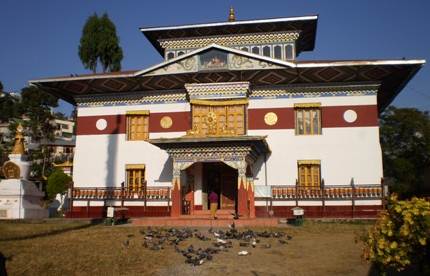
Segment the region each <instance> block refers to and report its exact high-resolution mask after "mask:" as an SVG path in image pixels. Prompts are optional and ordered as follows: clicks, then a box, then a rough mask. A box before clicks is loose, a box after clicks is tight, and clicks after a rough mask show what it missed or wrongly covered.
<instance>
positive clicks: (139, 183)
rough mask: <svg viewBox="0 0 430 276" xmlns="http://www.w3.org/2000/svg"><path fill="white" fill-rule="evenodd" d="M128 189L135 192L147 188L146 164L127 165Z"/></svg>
mask: <svg viewBox="0 0 430 276" xmlns="http://www.w3.org/2000/svg"><path fill="white" fill-rule="evenodd" d="M125 187H126V189H127V190H129V191H133V192H138V191H144V190H145V189H146V180H145V165H144V164H127V165H126V186H125Z"/></svg>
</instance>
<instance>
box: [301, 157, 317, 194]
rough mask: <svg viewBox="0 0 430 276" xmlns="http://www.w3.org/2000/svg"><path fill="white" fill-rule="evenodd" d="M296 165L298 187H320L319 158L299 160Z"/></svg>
mask: <svg viewBox="0 0 430 276" xmlns="http://www.w3.org/2000/svg"><path fill="white" fill-rule="evenodd" d="M297 165H298V173H299V175H298V183H297V184H298V187H299V188H310V189H319V188H321V164H320V161H319V160H301V161H298V162H297Z"/></svg>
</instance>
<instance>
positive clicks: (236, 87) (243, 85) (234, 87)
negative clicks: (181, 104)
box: [185, 82, 249, 100]
mask: <svg viewBox="0 0 430 276" xmlns="http://www.w3.org/2000/svg"><path fill="white" fill-rule="evenodd" d="M185 89H186V90H187V92H188V95H189V98H190V100H194V99H216V98H224V99H225V98H246V97H247V96H248V93H249V82H220V83H186V84H185Z"/></svg>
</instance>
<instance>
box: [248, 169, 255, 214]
mask: <svg viewBox="0 0 430 276" xmlns="http://www.w3.org/2000/svg"><path fill="white" fill-rule="evenodd" d="M248 199H249V217H250V218H255V200H254V180H253V179H252V177H248Z"/></svg>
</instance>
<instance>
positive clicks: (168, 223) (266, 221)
mask: <svg viewBox="0 0 430 276" xmlns="http://www.w3.org/2000/svg"><path fill="white" fill-rule="evenodd" d="M233 222H234V223H235V225H236V226H237V227H275V226H278V219H276V218H256V219H249V218H243V219H237V220H233V219H224V218H219V219H216V220H214V219H209V218H196V217H193V216H181V217H178V218H171V217H151V218H134V219H131V223H132V225H134V226H155V227H228V226H229V225H231V224H232V223H233Z"/></svg>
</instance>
